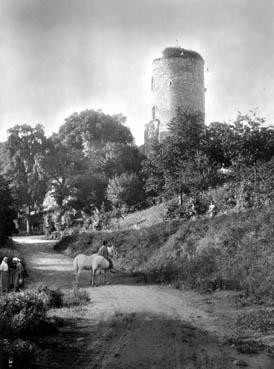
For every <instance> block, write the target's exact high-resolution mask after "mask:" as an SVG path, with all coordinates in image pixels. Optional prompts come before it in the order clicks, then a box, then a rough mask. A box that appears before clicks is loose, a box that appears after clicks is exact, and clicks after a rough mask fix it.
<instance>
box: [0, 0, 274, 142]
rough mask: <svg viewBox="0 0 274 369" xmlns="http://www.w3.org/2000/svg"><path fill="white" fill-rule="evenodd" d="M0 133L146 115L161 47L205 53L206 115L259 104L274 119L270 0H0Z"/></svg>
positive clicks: (133, 124)
mask: <svg viewBox="0 0 274 369" xmlns="http://www.w3.org/2000/svg"><path fill="white" fill-rule="evenodd" d="M0 1H2V15H1V18H0V140H5V139H6V137H7V135H6V131H7V129H8V128H10V127H12V126H13V125H15V124H23V123H28V124H31V125H34V124H36V123H41V124H43V125H44V126H45V128H46V132H47V134H50V133H51V132H53V131H55V132H56V131H57V130H58V127H59V126H60V125H61V124H62V123H63V122H64V119H65V118H66V117H67V116H69V115H70V114H71V113H73V112H76V111H77V112H80V111H81V110H84V109H88V108H91V109H102V110H103V111H104V112H106V113H120V112H121V113H123V114H124V115H126V117H127V125H128V126H129V127H130V128H131V130H132V133H133V135H134V137H135V139H136V143H137V144H141V143H142V142H143V131H144V124H145V123H147V122H148V121H149V120H150V119H151V95H150V79H151V62H152V60H153V59H154V58H156V57H158V56H160V55H161V51H162V50H163V49H164V48H165V47H166V46H176V40H178V41H177V43H178V45H180V46H182V47H184V48H189V49H193V50H196V51H198V52H200V53H201V55H202V56H203V58H204V59H205V67H206V68H205V69H206V70H207V68H208V72H206V73H205V85H206V86H205V87H206V88H207V92H206V121H207V123H209V122H212V121H216V120H218V121H224V120H225V121H226V120H229V119H232V118H234V117H235V116H236V114H237V111H238V110H240V111H241V112H243V113H245V112H247V111H248V110H250V109H255V108H257V109H258V113H259V114H260V115H262V116H265V117H266V118H267V119H268V122H269V124H270V123H274V46H273V44H274V41H273V40H274V22H273V19H274V1H273V0H138V1H137V0H136V1H133V0H131V1H130V0H0Z"/></svg>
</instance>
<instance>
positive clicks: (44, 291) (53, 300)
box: [37, 285, 64, 308]
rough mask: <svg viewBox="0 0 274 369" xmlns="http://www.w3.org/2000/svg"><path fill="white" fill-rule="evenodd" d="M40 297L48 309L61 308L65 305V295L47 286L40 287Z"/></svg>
mask: <svg viewBox="0 0 274 369" xmlns="http://www.w3.org/2000/svg"><path fill="white" fill-rule="evenodd" d="M37 292H38V296H39V298H40V299H41V300H42V302H43V304H44V305H46V306H47V307H48V308H59V307H61V306H62V305H63V297H64V294H63V292H61V291H60V290H59V289H57V290H53V289H50V288H49V287H47V286H43V285H42V286H40V287H38V290H37Z"/></svg>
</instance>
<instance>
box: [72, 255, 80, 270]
mask: <svg viewBox="0 0 274 369" xmlns="http://www.w3.org/2000/svg"><path fill="white" fill-rule="evenodd" d="M73 269H74V274H77V273H78V270H79V265H78V258H77V256H76V257H75V258H74V260H73Z"/></svg>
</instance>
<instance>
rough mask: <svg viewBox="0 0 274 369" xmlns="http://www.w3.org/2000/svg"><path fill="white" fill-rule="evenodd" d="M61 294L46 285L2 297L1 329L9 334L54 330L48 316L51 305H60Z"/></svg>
mask: <svg viewBox="0 0 274 369" xmlns="http://www.w3.org/2000/svg"><path fill="white" fill-rule="evenodd" d="M61 296H62V295H61V294H60V292H58V291H52V290H50V289H48V288H47V287H44V288H42V289H40V290H38V291H31V292H22V293H14V292H13V293H9V294H7V295H4V296H2V297H1V298H0V330H1V332H3V333H7V334H20V335H26V334H27V335H32V334H38V333H39V334H41V333H47V332H49V331H51V330H54V328H55V324H54V322H53V321H52V320H49V319H48V318H47V316H46V312H47V310H48V309H49V308H50V307H56V306H57V305H58V306H60V302H61V301H60V299H61Z"/></svg>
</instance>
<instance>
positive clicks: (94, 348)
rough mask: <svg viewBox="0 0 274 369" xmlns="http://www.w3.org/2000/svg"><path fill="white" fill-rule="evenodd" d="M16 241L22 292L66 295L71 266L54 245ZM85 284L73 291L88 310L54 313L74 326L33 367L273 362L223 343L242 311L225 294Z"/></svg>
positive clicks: (119, 282)
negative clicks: (83, 297)
mask: <svg viewBox="0 0 274 369" xmlns="http://www.w3.org/2000/svg"><path fill="white" fill-rule="evenodd" d="M16 241H17V242H20V246H19V247H20V249H21V251H22V253H23V254H24V257H25V259H26V261H27V264H28V270H29V274H30V277H29V280H28V281H27V285H28V287H34V286H36V285H37V284H41V283H43V284H47V285H49V286H51V287H52V286H56V287H59V288H62V289H64V290H69V289H71V287H72V282H73V272H72V260H71V258H69V257H67V256H64V255H62V254H60V253H58V252H55V251H54V250H53V242H45V241H43V240H37V239H35V238H17V239H16ZM88 282H89V273H85V274H84V273H83V275H82V276H81V278H80V286H81V287H83V288H85V289H86V291H87V292H88V294H89V296H90V298H91V304H90V305H88V306H86V307H83V308H80V309H61V310H59V311H55V312H53V313H57V314H58V315H60V316H62V317H68V318H74V319H75V320H76V322H77V324H76V325H75V324H73V325H72V326H71V327H67V328H64V329H63V331H62V332H60V334H59V336H58V337H51V339H52V342H56V344H53V347H52V349H51V350H48V352H47V353H46V354H44V356H43V355H41V361H40V364H41V365H40V367H46V368H68V367H70V368H85V367H87V365H88V367H90V368H108V369H110V368H111V369H115V368H117V369H118V368H121V369H125V368H132V369H133V368H134V369H135V368H136V369H137V368H160V369H167V368H168V369H171V368H176V369H178V368H188V369H190V368H206V369H221V368H222V369H229V368H234V367H235V366H236V367H237V363H238V364H239V363H241V361H239V360H243V362H245V363H246V364H247V365H248V366H249V368H254V369H255V368H256V369H259V368H263V369H270V368H273V367H274V359H273V358H272V357H270V356H268V355H267V354H266V353H263V354H260V355H256V356H254V355H253V356H249V355H247V354H239V353H238V352H236V350H235V347H234V346H233V347H231V346H229V345H225V344H224V342H225V340H226V338H227V337H228V336H230V335H232V334H233V333H235V332H236V330H237V327H236V325H235V322H236V317H237V315H238V314H239V313H240V312H241V311H242V310H241V309H239V308H236V307H235V306H234V305H233V304H232V303H231V301H232V300H231V294H230V293H229V292H226V293H223V292H222V293H221V292H219V293H215V294H212V295H204V296H201V295H199V294H197V293H194V292H186V291H181V290H174V289H170V288H161V287H158V286H147V285H138V284H136V283H135V282H134V280H132V279H123V278H122V276H118V275H116V274H115V275H114V276H112V280H111V282H112V284H111V285H109V286H100V287H98V288H91V287H89V285H88ZM120 313H123V314H126V317H121V316H120V315H119V314H120ZM132 313H133V314H137V315H132ZM98 322H101V323H100V324H99V325H98ZM242 333H243V332H242ZM253 333H254V336H256V335H257V336H256V339H259V340H262V339H267V340H268V341H267V343H268V344H271V343H272V344H273V342H274V340H273V336H271V334H270V332H268V335H263V334H262V333H260V332H253ZM253 333H252V334H253ZM213 336H214V338H213ZM64 342H65V343H66V347H64ZM237 360H238V362H237ZM233 363H234V364H233ZM69 365H70V366H69Z"/></svg>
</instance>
